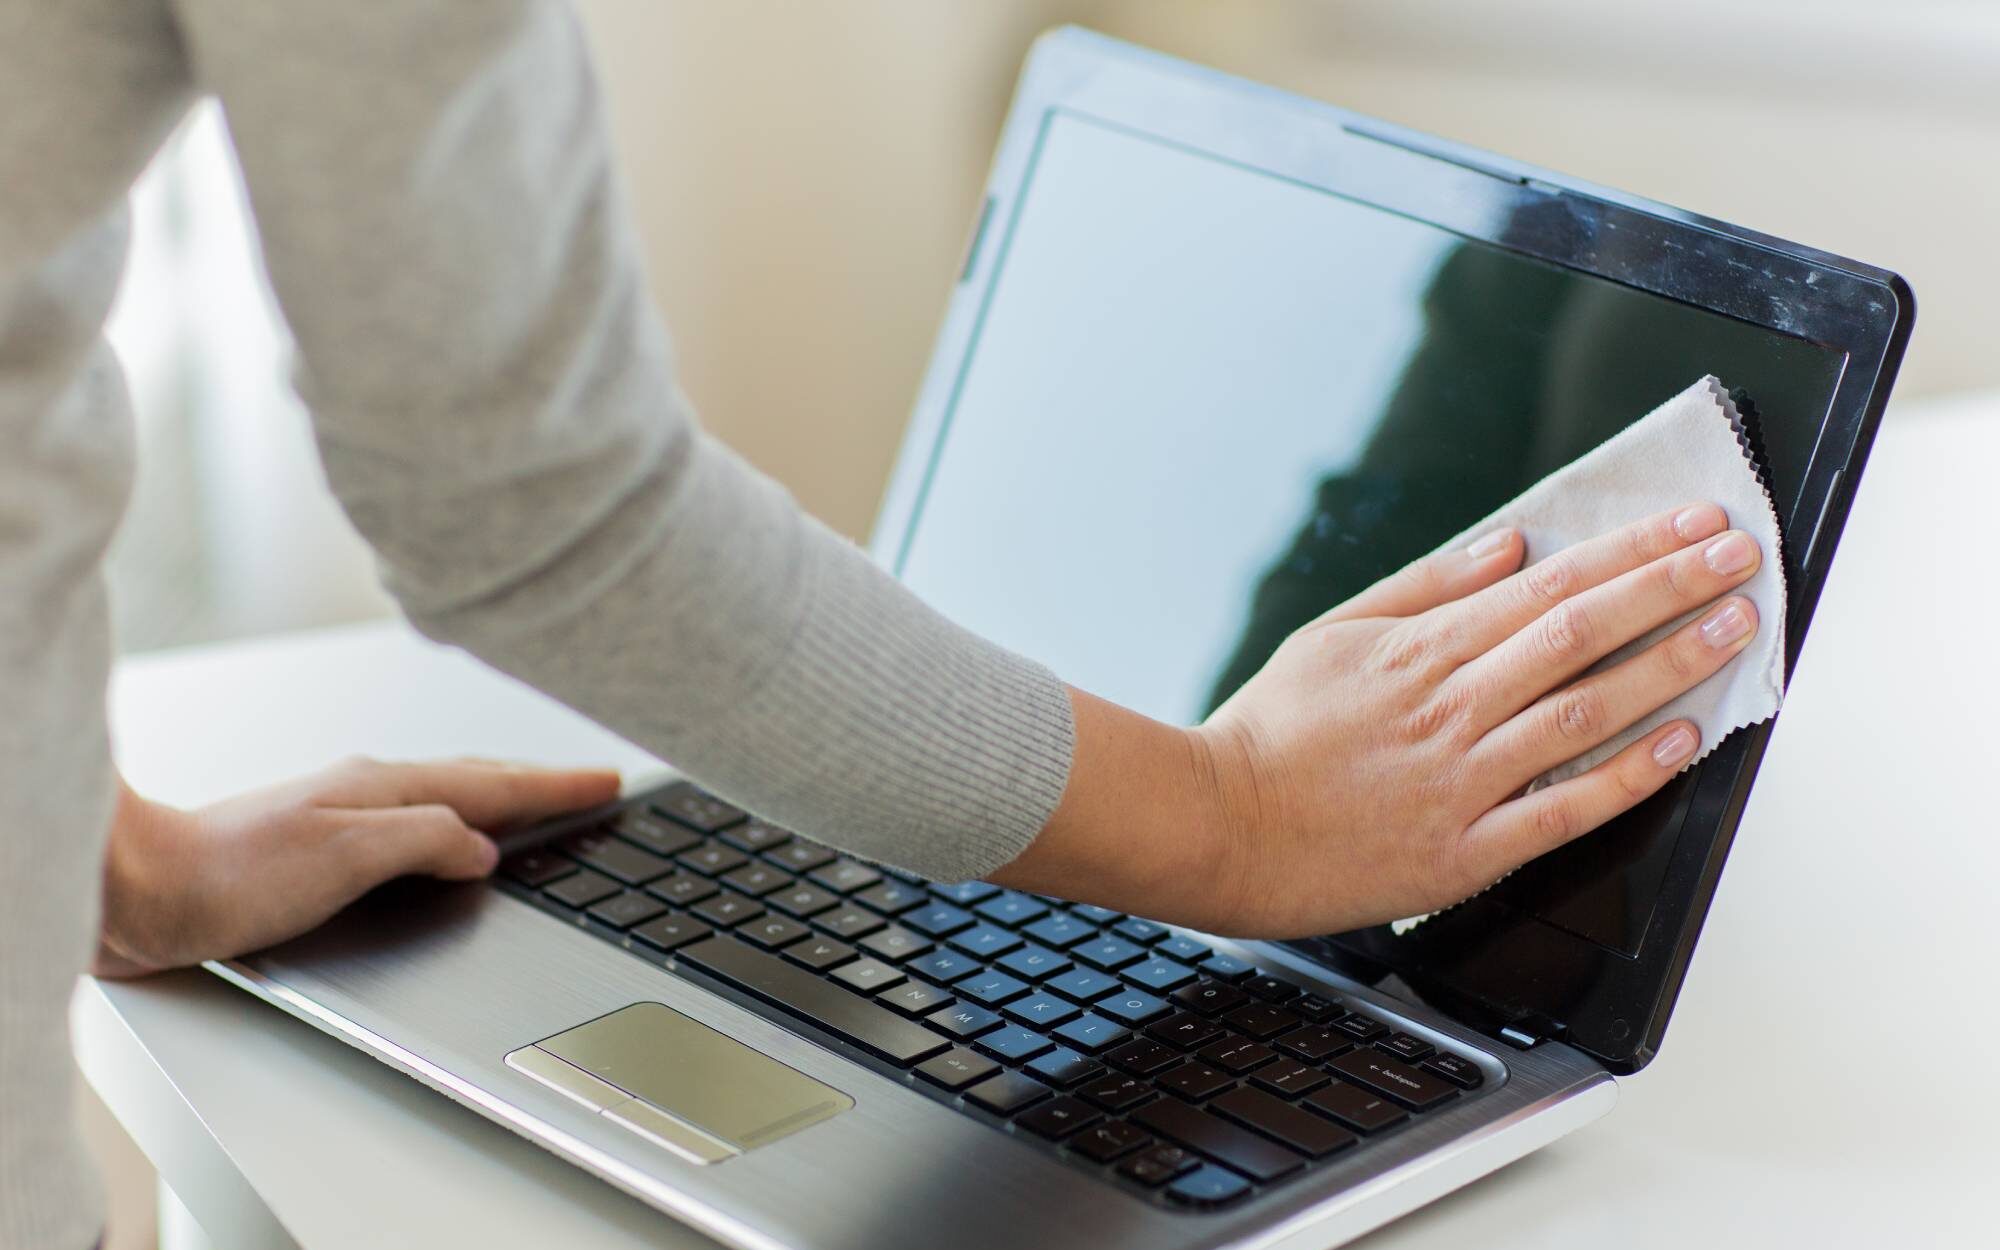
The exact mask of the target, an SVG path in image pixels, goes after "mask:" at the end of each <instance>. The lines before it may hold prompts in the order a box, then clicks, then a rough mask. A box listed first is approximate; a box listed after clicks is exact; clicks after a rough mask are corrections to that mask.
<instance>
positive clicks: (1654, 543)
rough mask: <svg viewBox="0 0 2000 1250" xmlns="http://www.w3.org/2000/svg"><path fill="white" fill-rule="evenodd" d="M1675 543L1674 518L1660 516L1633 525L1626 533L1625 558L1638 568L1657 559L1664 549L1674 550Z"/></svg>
mask: <svg viewBox="0 0 2000 1250" xmlns="http://www.w3.org/2000/svg"><path fill="white" fill-rule="evenodd" d="M1675 545H1676V544H1675V542H1674V523H1673V518H1671V517H1659V518H1657V519H1655V520H1652V521H1647V522H1646V523H1644V524H1642V525H1635V526H1633V527H1632V529H1631V530H1630V531H1629V532H1628V533H1627V534H1626V535H1625V558H1626V559H1627V560H1629V561H1631V563H1632V566H1633V567H1634V568H1637V567H1638V566H1640V565H1642V564H1645V563H1647V562H1648V561H1650V560H1653V559H1656V558H1657V557H1658V556H1659V554H1660V553H1661V552H1662V551H1671V550H1673V548H1674V546H1675Z"/></svg>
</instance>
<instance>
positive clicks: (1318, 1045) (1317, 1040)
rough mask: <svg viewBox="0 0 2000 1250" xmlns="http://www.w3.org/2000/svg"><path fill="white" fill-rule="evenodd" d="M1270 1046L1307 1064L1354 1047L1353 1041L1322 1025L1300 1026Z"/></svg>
mask: <svg viewBox="0 0 2000 1250" xmlns="http://www.w3.org/2000/svg"><path fill="white" fill-rule="evenodd" d="M1272 1044H1273V1045H1275V1046H1276V1047H1277V1048H1278V1049H1279V1050H1282V1051H1284V1052H1285V1053H1286V1054H1288V1055H1295V1056H1297V1057H1298V1058H1300V1059H1303V1060H1305V1061H1306V1062H1307V1063H1318V1062H1320V1061H1321V1060H1323V1059H1331V1058H1333V1057H1334V1056H1335V1055H1337V1054H1339V1053H1340V1052H1341V1051H1343V1050H1348V1049H1350V1048H1351V1047H1353V1045H1354V1039H1353V1038H1351V1037H1349V1036H1347V1034H1345V1033H1340V1032H1337V1031H1335V1030H1333V1029H1329V1028H1327V1027H1326V1026H1325V1025H1323V1024H1302V1025H1300V1026H1299V1027H1298V1028H1296V1029H1293V1030H1292V1031H1291V1032H1289V1033H1286V1034H1284V1035H1283V1036H1282V1037H1280V1038H1279V1039H1278V1040H1277V1041H1276V1042H1274V1043H1272Z"/></svg>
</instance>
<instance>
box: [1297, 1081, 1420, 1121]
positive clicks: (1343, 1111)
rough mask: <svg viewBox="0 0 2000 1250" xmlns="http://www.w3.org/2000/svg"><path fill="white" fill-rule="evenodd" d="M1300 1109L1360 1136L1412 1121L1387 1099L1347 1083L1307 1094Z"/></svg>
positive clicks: (1332, 1085)
mask: <svg viewBox="0 0 2000 1250" xmlns="http://www.w3.org/2000/svg"><path fill="white" fill-rule="evenodd" d="M1301 1105H1302V1106H1304V1107H1306V1108H1308V1109H1309V1110H1312V1111H1317V1112H1319V1113H1320V1114H1321V1115H1324V1116H1331V1117H1332V1118H1333V1119H1334V1120H1335V1121H1336V1122H1338V1123H1341V1124H1345V1125H1346V1126H1347V1127H1348V1128H1351V1129H1353V1130H1354V1131H1355V1132H1357V1133H1379V1132H1381V1131H1382V1130H1383V1129H1385V1128H1390V1127H1393V1126H1394V1125H1397V1124H1401V1123H1402V1122H1403V1121H1405V1120H1407V1119H1409V1118H1410V1113H1409V1112H1407V1111H1405V1110H1403V1109H1402V1108H1401V1107H1399V1106H1397V1105H1396V1104H1395V1103H1393V1102H1390V1101H1389V1100H1388V1099H1386V1098H1383V1097H1381V1096H1379V1095H1376V1094H1371V1093H1369V1092H1368V1091H1367V1090H1365V1089H1357V1088H1356V1087H1354V1086H1352V1085H1349V1084H1348V1083H1347V1082H1345V1081H1335V1082H1334V1083H1333V1084H1331V1085H1329V1086H1327V1087H1326V1088H1325V1089H1322V1090H1317V1091H1315V1092H1313V1093H1310V1094H1307V1095H1306V1099H1305V1102H1304V1103H1303V1104H1301Z"/></svg>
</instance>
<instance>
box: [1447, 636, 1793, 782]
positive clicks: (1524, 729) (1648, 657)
mask: <svg viewBox="0 0 2000 1250" xmlns="http://www.w3.org/2000/svg"><path fill="white" fill-rule="evenodd" d="M1756 633H1757V608H1756V606H1755V605H1753V604H1752V603H1751V602H1750V601H1749V600H1748V599H1745V598H1742V597H1741V596H1732V597H1730V598H1728V599H1725V600H1723V601H1722V602H1721V603H1718V604H1716V605H1715V607H1714V608H1712V609H1710V610H1709V611H1708V612H1706V613H1704V614H1703V615H1702V616H1701V618H1700V619H1699V620H1696V621H1691V622H1689V623H1688V624H1686V625H1683V626H1682V627H1681V628H1679V629H1677V630H1675V631H1674V632H1673V633H1672V634H1669V635H1668V636H1667V637H1665V638H1662V639H1661V640H1660V641H1659V642H1657V643H1654V644H1653V645H1652V646H1650V647H1648V648H1646V649H1645V650H1644V651H1642V652H1640V653H1639V654H1638V655H1635V656H1633V657H1632V658H1631V659H1629V660H1626V661H1624V662H1623V663H1620V664H1616V665H1613V666H1612V667H1610V668H1608V669H1605V670H1604V671H1603V672H1601V673H1593V674H1591V675H1590V676H1589V677H1586V678H1584V679H1583V680H1582V681H1579V682H1577V683H1576V684H1575V685H1573V686H1570V687H1569V688H1568V689H1566V690H1559V691H1557V692H1556V693H1554V694H1552V695H1549V696H1548V697H1547V698H1545V699H1543V700H1541V701H1540V702H1538V703H1536V704H1535V705H1534V706H1533V707H1531V708H1529V709H1528V710H1526V711H1525V712H1522V713H1521V714H1520V715H1519V716H1516V717H1514V718H1513V719H1512V720H1510V721H1508V722H1507V723H1506V724H1504V725H1502V726H1500V727H1499V728H1498V729H1495V730H1494V731H1493V732H1492V733H1490V734H1488V735H1487V736H1486V737H1485V738H1484V739H1483V740H1482V741H1481V742H1480V743H1479V745H1478V746H1476V747H1474V748H1473V755H1474V757H1475V759H1480V760H1482V761H1485V760H1490V761H1491V762H1492V771H1493V775H1494V777H1495V781H1496V784H1501V785H1506V786H1507V787H1509V788H1510V789H1511V788H1513V787H1516V786H1521V785H1526V784H1527V783H1528V782H1529V781H1530V780H1532V779H1534V778H1535V777H1539V776H1540V775H1541V774H1543V773H1545V772H1547V771H1548V770H1549V769H1551V768H1554V767H1555V766H1556V765H1558V764H1560V763H1563V762H1564V761H1565V760H1573V759H1575V758H1576V757H1577V756H1579V755H1581V754H1583V753H1584V752H1585V751H1588V750H1590V749H1591V748H1592V747H1594V746H1597V745H1598V744H1599V743H1601V742H1603V741H1605V740H1606V739H1608V738H1610V737H1611V736H1612V735H1613V734H1616V733H1618V732H1619V731H1621V730H1623V729H1624V728H1625V727H1626V726H1628V725H1630V724H1632V723H1633V722H1635V721H1637V720H1639V719H1640V718H1642V717H1644V716H1645V715H1646V714H1647V713H1649V712H1651V711H1653V710H1654V709H1656V708H1659V707H1661V706H1663V705H1664V704H1666V703H1668V702H1670V701H1671V700H1673V699H1675V698H1677V697H1679V696H1680V695H1682V694H1684V693H1686V692H1687V691H1689V690H1692V689H1693V688H1694V687H1696V686H1698V685H1700V684H1701V683H1702V682H1704V681H1706V680H1708V679H1709V677H1711V676H1713V675H1714V674H1715V672H1716V670H1717V669H1720V668H1721V667H1722V666H1723V665H1725V664H1727V663H1729V661H1730V660H1732V659H1734V658H1735V657H1736V655H1737V654H1738V653H1739V652H1741V651H1742V650H1743V648H1745V647H1747V646H1749V645H1750V640H1751V639H1752V638H1753V637H1755V636H1756Z"/></svg>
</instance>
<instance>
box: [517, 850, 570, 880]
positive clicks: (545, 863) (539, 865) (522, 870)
mask: <svg viewBox="0 0 2000 1250" xmlns="http://www.w3.org/2000/svg"><path fill="white" fill-rule="evenodd" d="M575 872H576V865H575V864H573V863H571V862H570V861H569V860H568V859H566V858H564V857H563V856H561V855H557V854H556V853H555V852H553V851H523V852H521V853H520V854H519V855H509V856H508V857H507V859H506V862H504V863H502V864H501V865H500V875H501V876H503V877H505V878H507V879H508V880H509V881H515V882H519V883H520V884H522V885H525V886H527V887H528V888H529V889H539V888H540V887H542V886H545V885H548V884H549V883H551V882H554V881H560V880H562V879H563V878H564V877H567V876H570V875H572V874H574V873H575Z"/></svg>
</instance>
